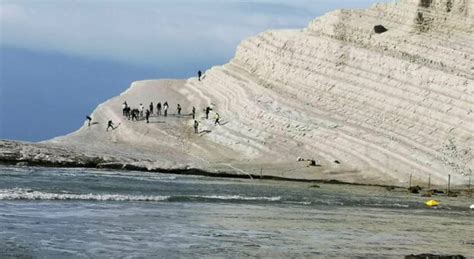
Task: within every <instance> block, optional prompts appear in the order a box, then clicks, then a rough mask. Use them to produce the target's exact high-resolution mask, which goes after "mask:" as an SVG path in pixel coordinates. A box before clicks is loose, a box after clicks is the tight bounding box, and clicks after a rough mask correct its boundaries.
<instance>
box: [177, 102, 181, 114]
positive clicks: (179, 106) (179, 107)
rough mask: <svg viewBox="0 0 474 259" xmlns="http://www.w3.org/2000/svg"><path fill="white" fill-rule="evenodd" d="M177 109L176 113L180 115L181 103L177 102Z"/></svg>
mask: <svg viewBox="0 0 474 259" xmlns="http://www.w3.org/2000/svg"><path fill="white" fill-rule="evenodd" d="M177 110H178V115H181V105H180V104H179V103H178V108H177Z"/></svg>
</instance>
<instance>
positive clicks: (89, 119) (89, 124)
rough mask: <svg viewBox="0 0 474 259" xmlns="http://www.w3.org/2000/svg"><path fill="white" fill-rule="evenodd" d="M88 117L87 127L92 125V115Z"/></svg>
mask: <svg viewBox="0 0 474 259" xmlns="http://www.w3.org/2000/svg"><path fill="white" fill-rule="evenodd" d="M86 119H87V127H90V126H91V121H92V118H91V117H90V116H86Z"/></svg>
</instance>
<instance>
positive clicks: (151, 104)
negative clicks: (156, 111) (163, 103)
mask: <svg viewBox="0 0 474 259" xmlns="http://www.w3.org/2000/svg"><path fill="white" fill-rule="evenodd" d="M150 114H153V102H151V103H150Z"/></svg>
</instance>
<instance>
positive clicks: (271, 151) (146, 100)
mask: <svg viewBox="0 0 474 259" xmlns="http://www.w3.org/2000/svg"><path fill="white" fill-rule="evenodd" d="M379 25H380V26H379ZM375 26H378V27H377V28H375V29H374V27H375ZM124 101H127V103H128V104H129V105H130V106H132V107H138V105H139V104H140V103H143V105H144V106H145V107H148V105H149V104H150V102H153V103H154V104H155V105H156V103H157V102H158V101H161V102H164V101H168V102H169V104H170V113H171V116H168V117H167V118H163V117H152V118H151V122H150V123H149V124H146V123H145V122H144V121H138V122H132V121H129V120H126V119H125V118H124V117H123V116H122V106H121V105H122V103H123V102H124ZM177 103H180V104H181V106H182V107H183V113H184V114H185V115H182V116H176V115H174V113H175V111H176V104H177ZM209 105H212V107H213V112H218V113H219V114H220V115H221V117H222V124H223V125H221V126H214V121H213V120H212V118H214V115H213V114H214V113H211V116H210V119H209V120H206V119H204V118H203V116H204V113H203V109H204V108H205V107H207V106H209ZM192 106H195V107H196V108H197V111H198V113H197V115H198V120H199V121H200V122H201V124H200V131H201V133H199V134H194V130H193V127H192V125H193V120H192V118H191V116H190V115H188V114H189V113H190V112H191V108H192ZM155 108H156V107H155ZM473 110H474V0H401V1H398V2H394V3H387V4H376V5H374V6H372V7H371V8H369V9H366V10H337V11H333V12H330V13H328V14H326V15H324V16H322V17H319V18H317V19H315V20H314V21H312V22H310V24H309V26H308V27H307V28H305V29H301V30H275V31H267V32H264V33H262V34H259V35H257V36H255V37H252V38H249V39H246V40H244V41H243V42H242V43H241V44H240V45H239V46H238V48H237V52H236V55H235V57H234V58H233V59H232V60H231V61H230V62H229V63H227V64H225V65H223V66H216V67H213V68H211V69H210V70H208V71H206V72H205V75H204V78H203V80H201V81H198V79H197V78H190V79H188V80H148V81H139V82H134V83H133V84H132V86H131V87H130V88H129V89H128V90H127V91H125V92H124V93H122V94H121V95H120V96H117V97H114V98H112V99H110V100H108V101H106V102H105V103H103V104H101V105H99V106H98V107H97V109H96V110H95V111H94V113H93V114H92V117H93V120H94V121H97V122H99V124H94V125H92V126H91V127H90V128H89V127H88V126H87V125H85V126H83V127H82V128H80V129H79V130H78V131H76V132H74V133H71V134H69V135H67V136H62V137H58V138H55V139H52V140H49V141H46V142H42V143H39V144H31V145H30V144H25V146H28V148H23V149H22V148H21V147H20V148H18V150H19V151H15V152H16V154H14V155H12V153H15V152H14V151H11V150H12V149H11V148H10V151H11V152H10V153H9V154H7V153H8V152H6V151H3V153H1V152H0V154H3V157H5V156H6V155H5V154H7V155H9V156H10V158H12V157H13V158H12V160H15V159H16V160H18V161H21V159H20V158H18V156H19V157H22V159H23V160H25V159H26V160H28V159H27V158H28V157H31V156H36V157H37V156H38V151H37V150H36V151H35V150H34V149H35V148H36V149H41V148H46V149H47V148H49V149H51V150H52V149H58V150H67V151H64V152H76V153H78V154H84V156H86V157H90V159H92V160H94V159H95V160H94V161H96V162H97V161H98V162H97V164H98V165H100V163H99V162H101V163H103V164H104V165H107V164H113V163H117V162H120V163H121V162H123V163H128V164H132V165H136V166H143V167H146V168H150V169H153V168H161V169H189V168H196V169H201V170H205V171H208V172H223V171H226V172H233V173H235V174H242V175H245V174H250V175H254V176H255V175H259V174H260V173H262V174H264V175H275V176H281V177H287V178H296V179H326V180H328V179H334V180H340V181H345V182H352V183H377V184H393V185H404V184H406V183H407V181H408V177H409V175H410V174H411V175H412V177H413V182H415V183H416V182H423V181H425V182H426V181H427V179H428V175H430V176H431V183H433V184H444V183H445V182H446V179H447V177H448V174H450V175H451V178H452V181H453V183H454V184H467V181H468V177H467V175H468V174H472V171H473V169H474V159H473V154H474V151H473V150H472V149H473V148H474V111H473ZM108 120H113V121H114V122H115V123H119V122H120V123H121V124H120V126H119V127H118V128H117V129H116V130H113V131H109V132H106V130H105V128H106V126H107V121H108ZM7 144H8V145H10V146H11V145H12V143H6V142H3V144H2V147H3V149H5V146H8V145H7ZM38 146H39V147H38ZM25 149H27V150H29V151H28V152H26V151H25ZM32 150H33V151H32ZM39 153H41V152H39ZM53 153H54V152H53ZM0 156H1V155H0ZM15 156H16V158H15ZM65 156H66V157H67V156H68V155H65ZM297 157H301V158H308V159H314V160H315V161H316V164H317V166H310V167H308V166H307V164H306V163H305V162H296V160H297Z"/></svg>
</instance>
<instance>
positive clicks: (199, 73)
mask: <svg viewBox="0 0 474 259" xmlns="http://www.w3.org/2000/svg"><path fill="white" fill-rule="evenodd" d="M201 76H202V72H201V70H199V71H198V80H199V81H201Z"/></svg>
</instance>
